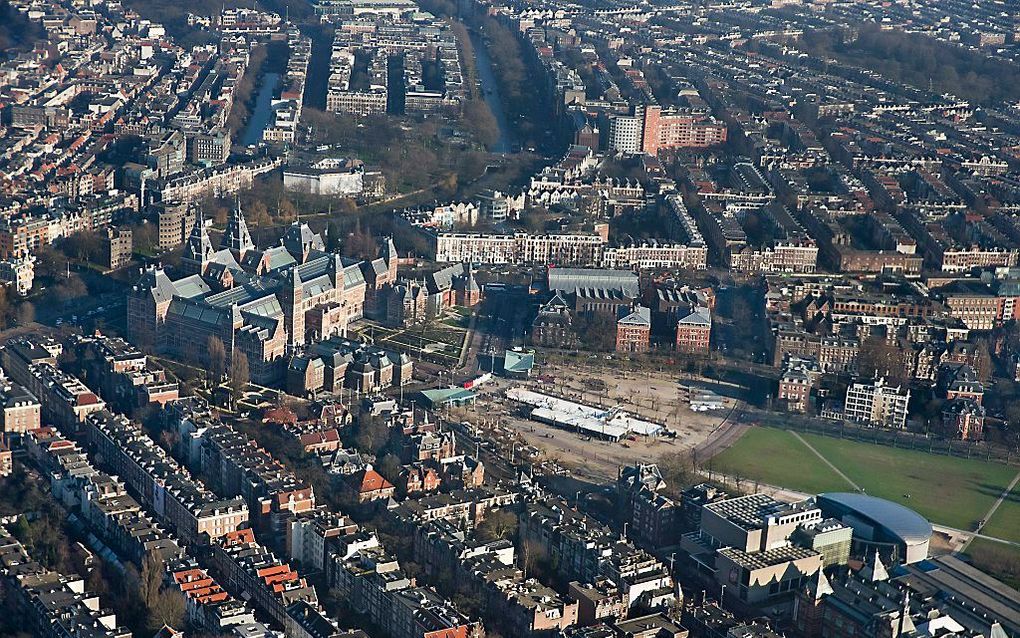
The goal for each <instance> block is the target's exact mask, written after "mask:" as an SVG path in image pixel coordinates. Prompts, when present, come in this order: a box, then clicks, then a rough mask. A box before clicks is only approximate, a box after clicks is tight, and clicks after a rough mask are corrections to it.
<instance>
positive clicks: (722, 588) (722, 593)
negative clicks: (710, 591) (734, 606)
mask: <svg viewBox="0 0 1020 638" xmlns="http://www.w3.org/2000/svg"><path fill="white" fill-rule="evenodd" d="M725 599H726V583H723V584H722V585H721V586H720V587H719V606H720V607H722V604H723V600H725Z"/></svg>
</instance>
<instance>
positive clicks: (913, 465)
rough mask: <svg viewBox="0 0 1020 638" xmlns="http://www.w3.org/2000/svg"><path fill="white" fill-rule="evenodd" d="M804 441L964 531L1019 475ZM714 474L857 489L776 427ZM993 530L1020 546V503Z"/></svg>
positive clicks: (857, 478)
mask: <svg viewBox="0 0 1020 638" xmlns="http://www.w3.org/2000/svg"><path fill="white" fill-rule="evenodd" d="M801 436H803V437H804V440H805V441H807V442H808V443H810V444H811V445H812V446H813V447H814V448H815V449H816V450H818V452H820V453H821V454H822V455H823V456H824V457H825V458H826V459H828V460H829V461H830V462H831V463H832V464H833V465H835V466H836V467H838V468H839V469H840V470H841V471H842V472H843V473H844V474H846V475H847V476H848V477H849V478H850V480H852V481H854V482H855V483H857V484H858V485H859V486H861V487H862V488H864V490H865V491H866V492H867V493H868V494H873V495H875V496H880V497H882V498H886V499H889V500H891V501H895V502H897V503H901V504H903V505H906V506H907V507H910V508H911V509H914V510H916V511H917V512H918V513H920V514H921V515H923V516H925V517H927V518H928V519H930V520H932V521H933V522H936V523H941V524H943V525H948V526H950V527H956V528H959V529H973V528H974V525H975V524H976V522H977V521H978V520H980V519H981V518H982V517H983V516H984V515H985V513H986V512H987V511H988V509H989V508H991V506H992V504H993V503H994V502H995V499H996V498H998V495H999V494H1000V493H1001V492H1002V490H1003V489H1005V487H1006V486H1007V485H1009V482H1010V480H1012V478H1013V476H1014V475H1015V474H1016V469H1015V468H1010V467H1006V466H1004V465H998V464H995V463H989V462H986V461H978V460H971V459H958V458H955V457H948V456H939V455H933V454H927V453H925V452H919V451H912V450H903V449H897V448H892V447H887V446H880V445H873V444H870V443H859V442H856V441H846V440H840V439H837V438H832V437H826V436H820V435H811V434H802V435H801ZM712 468H713V469H714V470H717V471H720V472H724V473H726V474H731V475H740V476H742V477H744V478H749V479H754V480H760V481H762V482H764V483H769V484H772V485H778V486H781V487H786V488H789V489H792V490H798V491H802V492H809V493H817V492H826V491H851V490H852V489H853V488H852V487H851V486H850V485H848V484H847V483H846V481H844V480H843V479H842V478H841V477H839V475H837V474H836V473H835V472H833V471H832V469H831V468H829V467H828V466H827V465H825V464H824V463H823V462H822V461H821V460H820V459H819V458H818V457H817V456H815V455H814V454H813V453H812V452H811V451H810V450H809V449H808V448H807V447H806V446H805V445H804V444H803V443H801V442H800V441H798V440H797V438H796V437H795V436H794V435H793V434H791V433H790V432H787V431H784V430H778V429H773V428H763V427H756V428H752V429H751V430H749V431H748V432H747V433H746V434H745V435H744V436H743V437H741V439H740V440H739V441H737V443H735V444H734V445H733V446H732V447H730V448H729V449H727V450H725V451H724V452H722V453H721V454H719V455H718V456H716V457H715V458H714V459H713V460H712ZM907 495H909V497H908V496H907ZM1000 517H1001V520H1000ZM985 530H986V533H987V534H988V535H990V536H997V535H1000V534H1001V535H1002V537H1004V538H1009V539H1013V540H1020V538H1018V536H1020V502H1018V501H1012V502H1006V503H1003V505H1002V507H1000V508H999V511H998V512H996V515H995V517H994V518H993V520H992V521H990V527H986V528H985ZM992 530H994V531H995V532H997V533H993V531H992Z"/></svg>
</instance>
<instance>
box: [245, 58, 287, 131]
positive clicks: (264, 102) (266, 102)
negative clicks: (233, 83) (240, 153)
mask: <svg viewBox="0 0 1020 638" xmlns="http://www.w3.org/2000/svg"><path fill="white" fill-rule="evenodd" d="M279 83H280V74H279V73H263V74H262V84H261V86H259V93H258V95H257V96H255V109H254V110H253V111H252V113H251V117H249V118H248V125H247V126H246V127H245V128H244V132H243V133H242V134H241V144H242V145H243V146H249V145H251V144H258V143H259V142H260V141H262V131H264V130H266V127H267V126H269V123H270V122H271V121H272V119H273V94H274V93H276V87H277V85H278V84H279Z"/></svg>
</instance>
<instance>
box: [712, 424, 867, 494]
mask: <svg viewBox="0 0 1020 638" xmlns="http://www.w3.org/2000/svg"><path fill="white" fill-rule="evenodd" d="M712 470H713V471H718V472H722V473H724V474H729V475H731V476H742V477H744V478H749V479H753V480H759V481H762V482H763V483H768V484H770V485H778V486H781V487H786V488H789V489H792V490H798V491H803V492H811V493H817V492H837V491H841V492H845V491H847V490H850V489H851V488H850V486H849V485H847V483H846V481H844V480H843V479H842V478H840V477H839V475H837V474H836V473H835V472H833V471H832V469H831V468H829V467H828V466H827V465H825V464H824V463H822V461H821V459H819V458H818V457H817V456H815V455H814V454H812V453H811V450H809V449H807V448H806V447H804V444H803V443H801V442H800V441H798V440H797V438H796V437H794V436H793V435H792V434H790V433H789V432H786V431H784V430H776V429H773V428H760V427H759V428H751V429H750V430H748V431H747V433H746V434H744V436H742V437H741V438H740V440H739V441H737V443H736V444H735V445H733V446H732V447H730V448H729V449H727V450H725V451H723V452H722V453H721V454H719V455H718V456H716V457H715V458H713V459H712Z"/></svg>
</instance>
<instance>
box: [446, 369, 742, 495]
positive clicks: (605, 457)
mask: <svg viewBox="0 0 1020 638" xmlns="http://www.w3.org/2000/svg"><path fill="white" fill-rule="evenodd" d="M612 365H613V362H612V361H605V362H603V361H601V360H600V361H597V362H596V361H590V362H588V363H585V364H580V365H574V366H572V367H569V368H568V367H567V366H564V365H556V364H550V365H546V366H544V367H543V369H542V371H541V377H543V378H545V379H551V382H543V381H540V380H539V379H538V378H533V379H532V380H530V381H528V382H525V383H524V385H525V386H526V387H527V388H529V389H531V390H534V391H536V392H544V393H546V394H552V395H557V396H562V397H564V398H568V399H571V400H575V401H578V402H580V403H585V404H588V405H595V406H607V407H612V406H620V407H622V408H623V409H624V410H626V411H628V412H630V413H632V414H636V415H639V416H641V417H643V418H645V419H648V420H651V421H655V422H657V423H662V424H664V425H666V426H667V427H669V428H670V429H672V430H674V431H676V432H677V437H676V438H668V437H648V438H645V437H636V438H635V440H626V441H622V442H620V443H610V442H606V441H600V440H597V439H590V440H589V439H586V438H585V437H583V436H579V435H578V434H577V433H575V432H570V431H567V430H563V429H560V428H556V427H552V426H549V425H544V424H542V423H538V422H536V421H532V420H529V419H527V418H526V417H525V416H523V414H521V409H520V407H521V406H519V405H518V404H516V403H514V402H513V401H509V400H508V399H506V398H505V396H504V393H505V391H506V390H507V389H508V388H510V387H513V386H515V385H518V383H517V382H513V381H508V380H505V379H497V380H494V381H492V382H491V383H489V384H486V385H485V386H483V387H482V388H480V389H479V390H480V396H479V398H478V401H477V403H476V405H475V406H473V407H472V408H466V409H465V410H464V414H463V418H464V419H466V420H468V421H471V422H472V423H476V424H484V423H486V422H488V423H497V422H498V423H500V424H502V425H503V426H504V427H506V428H507V429H509V430H511V431H513V432H516V433H517V434H519V436H520V437H521V438H523V440H524V441H525V442H526V443H527V444H528V445H529V446H533V447H535V448H537V449H538V450H540V451H541V452H542V458H543V459H545V460H549V461H555V462H556V463H558V464H560V465H562V466H563V467H565V468H567V469H569V470H571V471H572V472H573V473H574V474H575V475H577V476H578V477H579V478H582V477H583V478H587V479H591V480H598V481H605V480H607V479H615V478H616V475H617V469H618V467H619V466H620V465H626V464H632V463H635V462H641V461H643V462H648V461H652V460H654V459H656V458H658V457H659V456H661V455H663V454H666V453H668V452H678V451H685V450H689V449H690V448H693V447H694V446H696V445H698V444H700V443H702V442H703V441H705V440H706V439H707V438H709V437H710V436H711V435H712V433H713V432H714V431H715V430H716V429H717V428H718V427H719V426H720V425H721V424H722V422H723V421H724V420H725V419H726V417H727V415H729V414H730V413H731V411H732V409H733V408H734V407H735V406H738V405H739V403H740V401H739V399H737V398H735V396H736V395H737V391H736V388H730V390H731V393H732V394H734V397H726V398H724V405H725V409H723V410H717V411H713V412H693V411H691V410H690V409H689V408H688V407H687V404H686V402H684V401H683V400H682V399H681V397H680V392H679V383H678V381H679V379H678V377H677V375H676V373H666V372H654V371H653V372H631V371H622V370H619V369H615V368H613V367H612ZM683 381H684V383H687V380H686V379H684V380H683ZM717 391H718V390H717Z"/></svg>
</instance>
